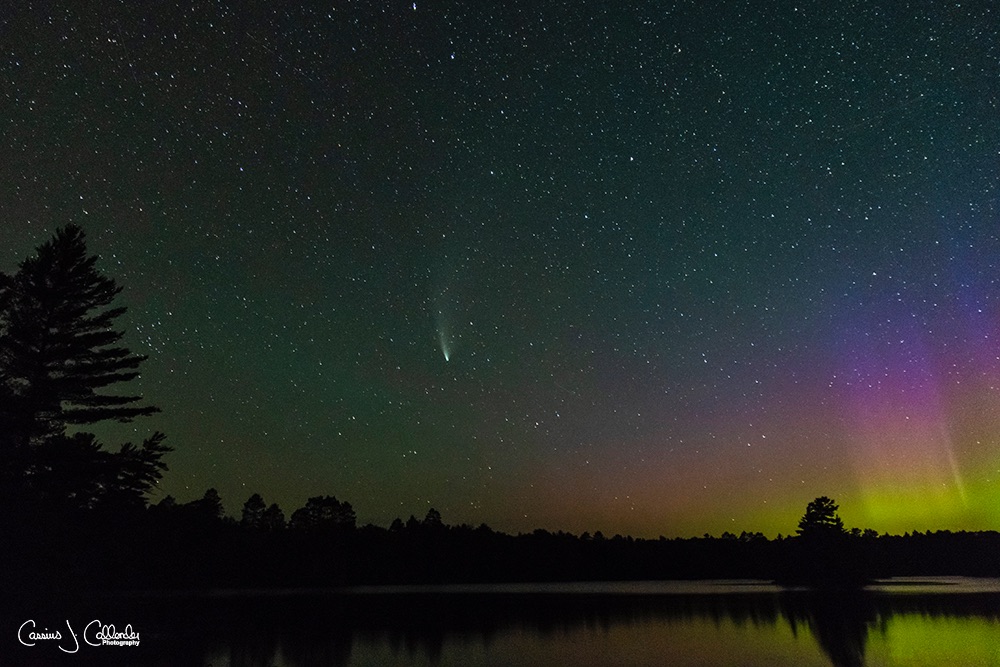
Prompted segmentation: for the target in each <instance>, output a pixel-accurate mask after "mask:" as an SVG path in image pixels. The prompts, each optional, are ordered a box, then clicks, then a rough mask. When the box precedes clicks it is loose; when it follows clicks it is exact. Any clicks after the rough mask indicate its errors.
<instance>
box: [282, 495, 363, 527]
mask: <svg viewBox="0 0 1000 667" xmlns="http://www.w3.org/2000/svg"><path fill="white" fill-rule="evenodd" d="M356 522H357V519H356V517H355V514H354V508H353V507H351V504H350V503H348V502H343V503H342V502H340V501H339V500H337V499H336V497H334V496H315V497H313V498H310V499H309V500H307V501H306V504H305V506H304V507H300V508H299V509H297V510H295V512H293V513H292V518H291V521H290V522H289V526H290V527H291V528H295V529H300V530H330V529H335V530H353V529H354V527H355V525H356Z"/></svg>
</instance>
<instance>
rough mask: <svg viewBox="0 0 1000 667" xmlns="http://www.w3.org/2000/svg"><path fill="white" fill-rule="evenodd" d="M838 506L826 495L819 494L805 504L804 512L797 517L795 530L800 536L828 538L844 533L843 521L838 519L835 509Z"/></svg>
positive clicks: (838, 507)
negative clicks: (799, 517) (797, 522)
mask: <svg viewBox="0 0 1000 667" xmlns="http://www.w3.org/2000/svg"><path fill="white" fill-rule="evenodd" d="M838 509H840V506H839V505H837V504H836V503H835V502H834V501H833V500H832V499H830V498H827V497H826V496H820V497H819V498H816V499H815V500H813V501H811V502H810V503H809V504H808V505H806V513H805V514H804V515H803V516H802V518H801V519H799V528H798V530H797V531H796V532H797V533H798V534H799V535H800V536H802V537H804V538H807V539H811V538H829V537H837V536H841V535H843V534H844V522H843V521H841V520H840V516H839V515H838V514H837V510H838Z"/></svg>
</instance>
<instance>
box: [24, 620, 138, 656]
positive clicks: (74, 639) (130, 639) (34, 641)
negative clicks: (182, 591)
mask: <svg viewBox="0 0 1000 667" xmlns="http://www.w3.org/2000/svg"><path fill="white" fill-rule="evenodd" d="M17 641H19V642H21V644H23V645H24V646H38V645H39V644H42V643H47V642H54V643H55V645H56V646H58V647H59V650H60V651H62V652H63V653H76V652H77V651H79V650H80V639H79V637H78V636H77V633H76V630H74V629H73V626H72V625H70V622H69V620H67V621H66V632H65V633H64V632H63V631H62V628H61V626H60V627H59V628H57V629H56V630H50V629H49V628H47V627H43V628H41V629H39V627H38V624H37V623H35V620H34V619H30V618H29V619H28V620H27V621H25V622H24V623H22V624H21V627H19V628H18V629H17ZM83 642H84V644H87V645H89V646H138V645H139V633H138V632H136V631H135V630H134V629H133V628H132V624H131V623H129V624H128V625H126V626H125V628H124V630H122V631H120V632H119V631H118V629H117V628H115V626H114V625H113V624H110V625H105V624H103V623H101V622H100V621H99V620H97V619H94V620H93V621H91V622H90V623H88V624H87V625H85V626H84V628H83Z"/></svg>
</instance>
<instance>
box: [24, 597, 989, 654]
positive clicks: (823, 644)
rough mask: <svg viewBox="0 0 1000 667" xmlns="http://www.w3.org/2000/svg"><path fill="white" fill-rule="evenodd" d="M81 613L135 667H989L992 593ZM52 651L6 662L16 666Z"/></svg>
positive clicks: (231, 604) (434, 600) (144, 605)
mask: <svg viewBox="0 0 1000 667" xmlns="http://www.w3.org/2000/svg"><path fill="white" fill-rule="evenodd" d="M89 604H90V607H91V611H93V612H94V613H97V611H96V610H100V612H99V613H101V614H103V616H104V617H103V618H102V619H101V620H102V622H103V623H108V622H115V623H116V626H117V627H118V628H119V629H121V628H123V627H124V625H125V624H126V623H131V624H132V626H133V627H134V629H135V630H136V631H137V632H138V633H139V635H140V647H139V648H132V649H129V648H124V647H100V648H91V647H88V646H84V647H83V649H89V651H84V650H83V649H81V651H80V653H79V655H80V656H81V657H86V656H89V657H90V658H91V659H94V660H96V656H98V654H100V657H101V658H106V659H110V658H112V657H113V658H119V659H120V658H126V657H127V658H128V660H127V662H130V663H132V664H147V665H160V664H163V665H168V664H169V665H174V664H195V665H212V666H213V667H272V666H289V667H292V666H294V667H298V666H306V665H310V666H311V665H330V666H345V667H346V666H363V665H364V666H367V665H371V666H378V667H386V666H392V665H427V666H433V665H440V666H451V665H454V666H456V667H459V666H461V667H469V666H473V665H496V666H503V667H518V666H526V665H537V666H549V665H574V666H584V667H586V666H599V665H635V666H642V665H665V664H669V665H676V666H681V667H684V666H694V665H699V666H706V665H723V666H725V665H732V666H737V665H738V666H742V667H751V666H755V665H768V666H782V665H795V666H797V667H803V666H809V665H927V666H932V665H933V666H939V665H996V666H998V667H1000V580H977V579H962V578H954V579H940V578H935V579H921V580H893V581H891V582H889V583H886V584H882V585H878V586H873V587H870V588H868V589H866V590H864V591H859V592H855V593H852V594H838V595H833V594H828V593H825V594H821V593H818V592H811V591H804V590H782V589H779V588H777V587H774V586H771V585H768V584H763V583H759V582H640V583H634V582H630V583H606V584H601V583H598V584H595V583H586V584H545V585H507V586H443V587H435V586H430V587H390V588H386V587H378V588H356V589H349V590H347V591H327V592H311V593H301V592H295V593H291V592H288V593H267V594H247V593H239V594H235V593H234V594H224V593H219V594H215V595H211V596H166V597H156V598H126V599H112V600H103V601H93V600H92V601H90V602H89ZM72 613H74V614H76V615H77V616H79V617H81V620H82V619H83V618H86V617H87V616H86V614H87V612H86V611H84V610H83V609H79V610H75V611H73V612H72ZM52 622H53V623H56V621H55V620H53V621H52ZM77 625H81V623H78V624H77ZM54 649H55V647H54V646H35V647H31V648H24V647H19V651H20V657H21V658H25V657H29V658H41V657H42V651H47V652H48V654H49V656H50V657H51V655H53V653H54ZM112 651H114V652H116V653H118V655H115V656H112V655H111V653H110V652H112ZM125 652H129V653H128V655H127V656H126V655H125ZM85 654H86V655H85ZM25 662H28V661H25ZM38 664H45V663H44V661H43V662H39V663H38ZM123 664H124V663H123Z"/></svg>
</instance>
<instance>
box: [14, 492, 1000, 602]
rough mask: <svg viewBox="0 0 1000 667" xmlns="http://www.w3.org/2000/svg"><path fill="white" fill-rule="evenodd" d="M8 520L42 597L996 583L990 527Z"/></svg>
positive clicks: (162, 510) (172, 512)
mask: <svg viewBox="0 0 1000 667" xmlns="http://www.w3.org/2000/svg"><path fill="white" fill-rule="evenodd" d="M9 518H10V517H8V519H9ZM16 519H17V521H16V523H17V524H19V525H18V526H17V531H18V532H17V534H18V535H19V536H20V539H19V540H18V541H17V542H16V544H17V545H18V547H17V549H16V558H15V561H16V562H15V563H12V564H11V565H12V566H13V568H12V569H11V568H8V570H7V573H8V574H10V573H11V572H17V575H16V576H14V577H13V578H14V580H15V581H31V582H33V583H32V584H31V586H33V587H38V586H42V587H45V586H50V587H52V588H53V589H57V588H59V587H65V586H75V587H80V586H83V587H90V588H110V589H126V590H127V589H150V588H152V589H184V590H190V589H217V588H253V589H259V588H325V587H339V586H347V585H386V584H388V585H392V584H445V583H503V582H567V581H615V580H658V579H763V580H773V581H778V582H785V583H808V584H815V583H817V582H818V583H823V582H824V581H832V582H833V583H843V582H844V581H845V577H849V578H850V579H849V580H850V581H857V582H859V583H861V582H863V581H865V580H869V579H872V578H884V577H891V576H943V575H965V576H979V577H982V576H994V577H995V576H1000V533H996V532H951V531H938V532H928V533H919V532H914V533H908V534H906V535H902V536H891V535H878V534H876V533H875V532H874V531H870V530H869V531H843V532H840V533H837V534H836V536H835V537H832V538H830V539H822V540H819V541H816V540H815V539H813V538H810V537H809V536H808V535H807V534H805V533H804V532H803V531H801V529H800V531H799V532H800V534H798V535H795V536H792V537H779V538H777V539H768V538H767V537H765V536H763V535H761V534H760V533H748V532H744V533H741V534H739V535H735V534H731V533H724V534H723V535H722V536H720V537H713V536H709V535H705V536H703V537H699V538H672V539H668V538H664V537H660V538H659V539H638V538H633V537H628V536H622V535H615V536H613V537H605V536H604V535H602V534H601V533H599V532H598V533H594V534H593V535H591V534H589V533H583V534H582V535H574V534H570V533H565V532H549V531H545V530H535V531H534V532H531V533H524V534H518V535H510V534H506V533H503V532H499V531H496V530H493V529H491V528H490V527H488V526H486V525H485V524H482V525H479V526H477V527H473V526H471V525H466V524H462V525H448V524H447V523H445V522H444V521H443V520H442V517H441V515H440V513H438V512H437V511H436V510H434V509H431V510H429V511H428V512H427V514H426V515H425V516H424V517H423V518H422V519H417V518H415V517H413V516H411V517H409V519H407V520H406V521H403V520H401V519H396V520H395V521H393V522H392V524H391V525H390V526H389V527H381V526H375V525H371V524H367V525H363V526H358V525H357V523H356V518H355V514H354V511H353V509H352V507H351V505H350V504H349V503H347V502H342V501H338V500H337V499H336V498H335V497H332V496H321V497H316V498H311V499H309V500H308V501H307V503H306V504H305V506H304V507H302V508H299V509H297V510H296V511H295V512H294V513H293V514H292V516H291V518H290V519H289V520H288V521H287V522H286V521H285V520H284V519H283V518H282V516H281V511H280V510H279V509H277V508H276V506H275V505H270V506H266V505H264V503H263V500H262V499H261V497H260V496H259V495H257V494H254V495H253V496H251V498H250V499H248V501H247V502H246V503H245V505H244V508H243V512H242V515H241V517H240V519H234V518H230V517H227V516H225V515H224V514H223V512H222V503H221V499H220V498H219V496H218V494H217V493H215V491H214V490H209V492H207V493H206V494H205V496H204V497H203V498H201V499H199V500H196V501H193V502H190V503H185V504H179V503H176V502H173V501H172V500H171V499H169V498H168V499H165V500H164V501H162V502H160V503H158V504H156V505H152V506H150V507H148V508H145V509H143V510H140V511H135V512H131V513H124V514H123V513H116V514H115V515H110V514H107V513H101V512H95V511H89V510H77V511H75V512H74V513H73V516H72V517H67V516H66V515H65V514H63V515H60V516H58V517H56V516H51V515H50V516H49V517H47V518H46V517H45V516H44V513H37V512H36V514H35V515H34V516H31V517H27V516H23V515H21V516H19V517H16ZM56 526H59V529H58V530H56V529H55V528H56ZM13 528H14V526H12V525H9V524H8V525H7V526H6V527H5V532H6V533H7V534H8V535H10V534H11V533H10V530H11V529H13ZM828 537H829V536H828Z"/></svg>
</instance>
